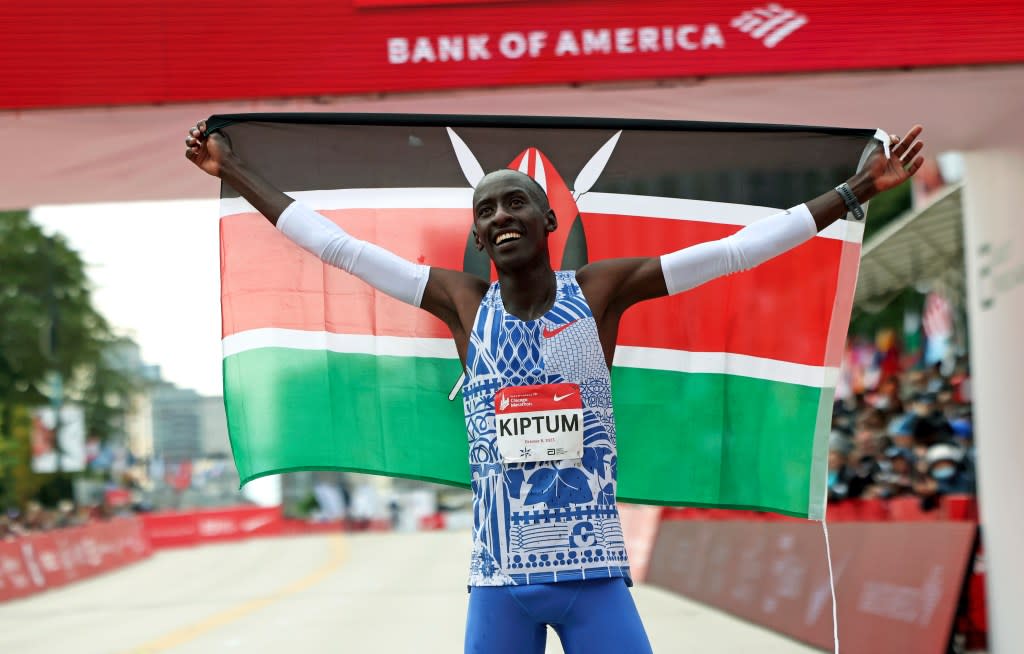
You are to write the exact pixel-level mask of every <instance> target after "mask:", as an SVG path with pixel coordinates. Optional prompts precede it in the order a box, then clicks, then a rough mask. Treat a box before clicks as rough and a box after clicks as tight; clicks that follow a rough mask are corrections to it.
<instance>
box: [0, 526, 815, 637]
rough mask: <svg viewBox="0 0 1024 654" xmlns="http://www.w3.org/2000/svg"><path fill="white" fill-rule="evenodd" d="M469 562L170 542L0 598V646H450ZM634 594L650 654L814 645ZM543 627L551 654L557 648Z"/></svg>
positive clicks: (348, 544) (311, 539) (342, 545)
mask: <svg viewBox="0 0 1024 654" xmlns="http://www.w3.org/2000/svg"><path fill="white" fill-rule="evenodd" d="M468 560H469V535H468V534H467V533H465V532H427V533H409V534H346V535H341V534H338V535H318V536H293V537H288V538H265V539H253V540H249V541H246V542H240V543H232V544H225V545H207V546H204V547H200V548H195V549H180V550H167V551H163V552H159V553H157V554H155V555H154V556H153V557H151V558H150V559H148V560H146V561H143V562H141V563H136V564H133V565H131V566H129V567H127V568H124V569H122V570H119V571H117V572H112V573H109V574H107V575H104V576H100V577H98V578H93V579H90V580H87V581H83V582H79V583H77V584H73V585H71V586H68V587H65V588H61V589H57V590H52V591H48V592H44V593H42V594H40V595H37V596H34V597H29V598H26V599H22V600H16V601H13V602H8V603H6V604H0V652H3V653H4V654H7V653H10V654H15V653H16V654H57V653H62V652H69V653H72V654H156V653H158V652H160V653H164V652H166V653H169V654H200V653H202V654H207V653H209V652H218V653H230V652H236V651H237V652H239V654H242V653H244V654H319V653H321V652H323V653H333V652H346V653H347V652H373V653H378V652H385V653H387V652H414V653H416V654H457V653H459V652H462V630H463V626H464V621H465V613H466V602H467V594H466V589H465V586H464V585H463V581H464V579H465V578H466V565H467V562H468ZM634 593H635V597H636V601H637V604H638V606H639V608H640V614H641V616H642V617H643V620H644V623H645V624H646V626H647V630H648V633H649V634H650V638H651V643H652V645H653V646H654V651H655V652H657V653H658V654H675V653H684V652H685V653H687V654H690V653H694V652H700V653H701V654H739V653H741V652H742V653H744V654H746V653H747V652H758V653H759V654H809V653H811V652H817V651H818V650H814V649H812V648H809V647H806V646H804V645H801V644H798V643H795V642H793V641H791V640H788V639H786V638H783V637H781V636H778V635H777V634H775V633H773V632H770V631H766V630H764V629H761V628H758V627H755V626H753V625H750V624H747V623H745V622H742V621H740V620H737V619H735V618H732V617H730V616H728V615H726V614H723V613H720V612H718V611H716V610H714V609H710V608H707V607H705V606H702V605H700V604H696V603H694V602H690V601H688V600H686V599H684V598H681V597H677V596H675V595H672V594H670V593H667V592H665V591H662V590H660V589H657V588H654V587H650V586H638V587H637V588H635V590H634ZM548 633H549V638H548V653H549V654H553V653H556V652H557V653H561V652H562V649H561V647H560V646H559V645H558V638H557V636H555V634H554V632H551V631H549V632H548Z"/></svg>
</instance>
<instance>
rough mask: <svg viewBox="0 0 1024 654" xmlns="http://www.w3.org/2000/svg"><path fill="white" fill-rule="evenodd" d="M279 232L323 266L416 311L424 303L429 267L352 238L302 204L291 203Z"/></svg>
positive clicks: (279, 224) (283, 214)
mask: <svg viewBox="0 0 1024 654" xmlns="http://www.w3.org/2000/svg"><path fill="white" fill-rule="evenodd" d="M277 228H278V229H279V230H281V233H282V234H284V235H285V236H287V237H288V238H289V239H291V240H292V241H293V242H294V243H295V244H296V245H298V246H300V247H301V248H302V249H304V250H306V251H307V252H311V253H313V254H315V255H316V256H318V257H320V259H321V260H323V261H324V263H329V264H331V265H332V266H335V267H337V268H341V269H342V270H345V271H347V272H350V273H352V274H353V275H355V276H356V277H358V278H359V279H361V280H363V281H364V282H366V283H367V284H369V285H370V286H373V287H374V288H375V289H377V290H379V291H381V292H383V293H387V294H388V295H390V296H391V297H393V298H395V299H397V300H401V301H402V302H405V303H406V304H411V305H413V306H414V307H418V306H420V302H421V301H422V300H423V289H425V288H426V287H427V279H428V277H429V276H430V266H424V265H421V264H415V263H412V262H411V261H407V260H405V259H403V258H402V257H400V256H398V255H397V254H394V253H392V252H389V251H387V250H385V249H384V248H381V247H378V246H376V245H374V244H373V243H367V242H366V241H361V240H359V239H357V238H354V237H353V236H351V235H350V234H349V233H348V232H346V231H345V230H344V229H342V228H341V227H339V226H337V225H335V224H334V223H333V222H331V221H330V220H328V219H327V218H326V217H325V216H323V215H321V214H319V213H317V212H316V211H313V209H311V208H309V207H308V206H306V205H304V204H302V203H301V202H292V203H291V204H289V205H288V206H287V207H286V208H285V210H284V211H283V212H282V213H281V217H280V218H278V219H277Z"/></svg>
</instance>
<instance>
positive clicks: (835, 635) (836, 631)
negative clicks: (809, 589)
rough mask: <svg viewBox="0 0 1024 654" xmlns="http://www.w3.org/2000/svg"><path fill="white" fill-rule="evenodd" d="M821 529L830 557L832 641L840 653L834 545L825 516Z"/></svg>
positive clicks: (827, 553)
mask: <svg viewBox="0 0 1024 654" xmlns="http://www.w3.org/2000/svg"><path fill="white" fill-rule="evenodd" d="M821 530H822V531H823V532H825V557H826V558H827V559H828V587H829V590H831V591H832V641H833V643H834V646H835V654H839V617H838V615H837V613H836V581H835V578H834V577H833V576H832V547H831V546H830V545H829V542H828V525H827V524H826V522H825V519H824V518H822V520H821Z"/></svg>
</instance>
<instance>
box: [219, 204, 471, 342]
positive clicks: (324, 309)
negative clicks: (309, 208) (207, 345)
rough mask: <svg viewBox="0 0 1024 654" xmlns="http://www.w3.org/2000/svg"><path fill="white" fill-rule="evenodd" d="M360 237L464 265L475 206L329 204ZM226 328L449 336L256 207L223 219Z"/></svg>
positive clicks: (438, 262) (413, 256) (332, 214)
mask: <svg viewBox="0 0 1024 654" xmlns="http://www.w3.org/2000/svg"><path fill="white" fill-rule="evenodd" d="M321 213H322V214H324V215H325V216H327V217H329V218H331V219H332V220H334V221H335V222H336V223H338V224H339V225H341V226H342V227H344V228H345V230H346V231H348V232H349V233H350V234H352V235H353V236H355V237H356V238H361V239H365V240H367V241H369V242H371V243H376V244H377V245H380V246H382V247H384V248H387V249H388V250H391V251H392V252H394V253H395V254H398V255H399V256H402V257H405V258H406V259H408V260H410V261H416V262H420V263H429V264H430V265H434V266H439V267H444V268H453V269H455V270H461V269H462V261H463V255H464V253H465V248H466V239H467V238H468V236H469V230H470V228H471V226H472V222H473V221H472V215H473V214H472V212H471V210H470V209H469V208H466V209H373V210H368V209H342V210H334V211H321ZM220 232H221V305H222V311H221V313H222V320H223V323H222V333H223V335H224V336H230V335H231V334H236V333H238V332H244V331H247V330H250V329H260V328H264V327H277V328H282V329H304V330H310V331H320V330H322V331H328V332H334V333H340V334H377V335H380V336H415V337H421V338H448V337H450V333H449V332H448V328H447V326H445V324H444V323H443V322H441V321H440V320H438V319H437V318H434V317H433V316H432V315H430V314H429V313H427V312H426V311H422V310H420V309H417V308H415V307H411V306H409V305H407V304H404V303H402V302H399V301H398V300H395V299H393V298H390V297H388V296H387V295H384V294H383V293H378V292H377V291H376V290H374V289H373V288H372V287H370V286H369V285H368V284H366V283H364V282H363V281H362V280H360V279H358V278H356V277H354V276H352V275H349V274H348V273H346V272H345V271H343V270H338V269H335V268H332V267H330V266H327V265H324V264H323V263H321V262H320V261H319V260H318V259H317V258H316V257H314V256H313V255H311V254H309V253H308V252H306V251H304V250H302V249H301V248H299V247H298V246H297V245H295V244H293V243H292V242H291V241H289V240H288V239H287V238H285V236H284V235H282V234H281V233H280V232H278V231H277V229H275V228H274V226H273V225H271V224H270V223H268V222H267V220H266V219H265V218H264V217H263V216H261V215H259V214H255V213H246V214H237V215H233V216H227V217H225V218H223V219H222V220H221V221H220Z"/></svg>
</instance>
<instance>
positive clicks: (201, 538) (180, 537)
mask: <svg viewBox="0 0 1024 654" xmlns="http://www.w3.org/2000/svg"><path fill="white" fill-rule="evenodd" d="M142 522H143V524H144V525H145V529H146V534H147V535H148V536H149V540H150V542H151V543H152V544H153V547H154V548H160V547H181V546H185V545H199V544H204V543H218V542H223V541H232V540H240V539H243V538H248V537H250V536H276V535H279V534H281V533H283V531H284V514H283V513H282V511H281V507H279V506H277V507H270V508H262V507H252V506H240V507H231V508H227V509H205V510H196V511H189V512H187V513H181V512H177V511H162V512H159V513H147V514H145V515H143V516H142Z"/></svg>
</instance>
